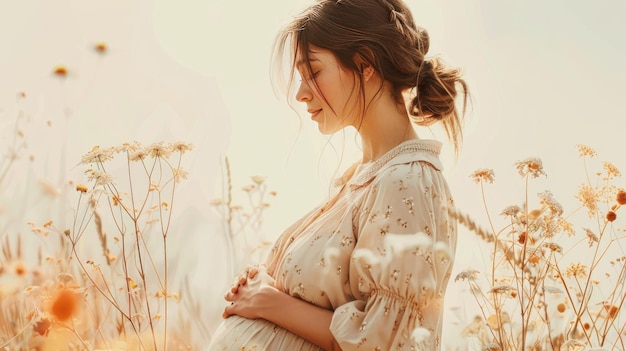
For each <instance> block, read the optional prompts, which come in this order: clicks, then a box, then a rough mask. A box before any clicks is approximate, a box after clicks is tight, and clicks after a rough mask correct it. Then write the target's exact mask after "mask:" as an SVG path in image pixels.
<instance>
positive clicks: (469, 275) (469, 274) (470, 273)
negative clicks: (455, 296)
mask: <svg viewBox="0 0 626 351" xmlns="http://www.w3.org/2000/svg"><path fill="white" fill-rule="evenodd" d="M479 273H480V272H479V271H477V270H475V269H471V268H470V269H466V270H464V271H463V272H461V273H459V274H457V275H456V278H454V281H455V282H456V281H457V280H465V279H467V280H468V281H472V280H475V279H476V278H477V277H478V274H479Z"/></svg>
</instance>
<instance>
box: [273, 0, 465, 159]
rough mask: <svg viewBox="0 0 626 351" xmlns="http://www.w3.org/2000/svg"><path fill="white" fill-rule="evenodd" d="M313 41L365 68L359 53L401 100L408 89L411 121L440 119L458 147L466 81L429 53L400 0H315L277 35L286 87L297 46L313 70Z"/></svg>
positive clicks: (425, 35) (344, 60)
mask: <svg viewBox="0 0 626 351" xmlns="http://www.w3.org/2000/svg"><path fill="white" fill-rule="evenodd" d="M311 45H312V46H317V47H319V48H322V49H326V50H329V51H331V52H332V53H333V54H334V55H335V56H336V58H337V60H338V61H339V62H340V63H341V64H342V65H343V66H344V67H346V68H348V69H351V70H353V71H359V72H360V71H361V70H362V68H361V67H358V65H357V62H356V61H355V57H356V56H360V57H361V58H362V59H363V60H364V61H365V62H367V64H369V65H371V66H372V67H373V68H374V69H375V70H376V72H377V73H378V74H379V75H380V77H381V78H382V80H383V81H387V82H388V83H389V84H390V85H391V87H392V89H393V91H392V93H393V95H394V97H395V98H396V100H397V101H398V102H403V100H404V97H403V95H402V93H403V92H405V91H409V93H410V95H409V96H410V102H409V106H408V111H409V114H410V115H411V116H413V117H412V118H411V119H412V120H413V122H415V123H417V124H418V125H430V124H432V123H434V122H436V121H442V123H443V125H444V129H445V131H446V134H447V136H448V139H449V140H450V141H451V142H452V143H453V144H454V149H455V151H456V152H457V153H458V151H459V149H460V145H461V141H462V139H463V134H462V130H461V119H462V117H463V114H464V113H465V106H466V104H467V98H468V90H467V86H466V83H465V81H464V80H463V79H461V72H460V70H459V69H457V68H452V67H449V66H447V65H445V64H444V63H443V61H441V60H440V59H439V58H436V57H434V58H429V59H426V58H425V55H426V54H427V52H428V49H429V45H430V43H429V36H428V33H427V32H426V30H425V29H423V28H420V27H418V26H416V25H415V22H414V21H413V16H412V15H411V12H410V11H409V9H408V8H407V6H406V5H405V4H404V3H403V2H402V0H317V2H316V3H315V4H314V5H312V6H310V7H309V8H307V9H306V10H305V11H304V12H303V13H301V14H300V15H299V16H298V17H296V18H295V19H294V20H293V21H292V22H291V23H290V24H288V25H287V26H286V27H285V28H283V30H282V31H281V32H280V33H279V35H278V37H277V38H276V43H275V47H274V55H275V58H277V59H278V61H279V62H282V61H283V60H281V58H283V59H284V58H285V55H287V57H286V58H288V59H289V62H290V68H291V69H290V70H289V72H290V73H289V78H288V89H290V88H291V87H292V84H293V78H294V74H295V69H296V55H297V54H298V53H299V52H300V55H302V58H303V59H304V60H305V69H307V70H308V72H307V74H308V75H310V74H311V67H310V65H309V63H308V51H309V50H308V49H309V47H310V46H311ZM287 48H289V50H286V49H287ZM361 83H362V82H361ZM361 87H362V85H361ZM458 88H460V89H461V91H462V97H463V110H462V112H461V113H459V112H458V110H457V107H456V97H457V89H458ZM381 89H382V86H381ZM379 93H380V90H379ZM361 95H363V91H362V88H361ZM364 108H365V107H364Z"/></svg>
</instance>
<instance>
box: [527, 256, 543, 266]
mask: <svg viewBox="0 0 626 351" xmlns="http://www.w3.org/2000/svg"><path fill="white" fill-rule="evenodd" d="M540 260H541V257H539V256H538V255H535V254H532V255H530V257H529V258H528V262H529V263H531V264H537V263H539V261H540Z"/></svg>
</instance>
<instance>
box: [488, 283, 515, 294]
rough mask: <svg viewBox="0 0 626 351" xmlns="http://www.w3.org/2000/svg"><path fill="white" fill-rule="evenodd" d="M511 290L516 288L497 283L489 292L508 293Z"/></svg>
mask: <svg viewBox="0 0 626 351" xmlns="http://www.w3.org/2000/svg"><path fill="white" fill-rule="evenodd" d="M511 290H515V288H513V287H512V286H510V285H506V284H500V285H496V286H494V287H493V288H491V289H489V292H490V293H492V294H503V293H508V292H510V291H511Z"/></svg>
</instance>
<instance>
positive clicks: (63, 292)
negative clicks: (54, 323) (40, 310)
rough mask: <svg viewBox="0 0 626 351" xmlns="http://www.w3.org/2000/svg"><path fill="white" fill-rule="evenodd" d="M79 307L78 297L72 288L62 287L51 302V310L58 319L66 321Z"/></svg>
mask: <svg viewBox="0 0 626 351" xmlns="http://www.w3.org/2000/svg"><path fill="white" fill-rule="evenodd" d="M77 308H78V297H77V296H76V293H75V292H74V291H73V290H71V289H60V290H59V291H57V292H56V294H55V295H54V297H53V298H52V301H51V302H50V306H49V312H50V314H51V315H52V316H54V318H55V319H56V320H59V321H62V322H63V321H66V320H68V319H70V318H71V317H72V315H74V313H75V312H76V310H77Z"/></svg>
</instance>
